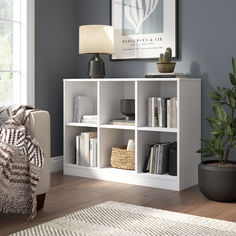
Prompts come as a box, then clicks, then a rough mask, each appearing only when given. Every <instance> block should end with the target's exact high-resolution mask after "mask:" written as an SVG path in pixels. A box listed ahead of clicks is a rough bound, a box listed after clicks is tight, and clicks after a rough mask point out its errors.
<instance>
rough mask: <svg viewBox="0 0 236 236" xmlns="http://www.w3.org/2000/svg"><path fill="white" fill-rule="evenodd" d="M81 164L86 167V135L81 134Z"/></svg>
mask: <svg viewBox="0 0 236 236" xmlns="http://www.w3.org/2000/svg"><path fill="white" fill-rule="evenodd" d="M79 164H80V165H81V166H84V165H85V134H84V133H81V136H80V152H79Z"/></svg>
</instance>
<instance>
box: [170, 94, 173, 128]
mask: <svg viewBox="0 0 236 236" xmlns="http://www.w3.org/2000/svg"><path fill="white" fill-rule="evenodd" d="M173 112H174V110H173V98H171V99H170V128H174V127H173V119H174V113H173Z"/></svg>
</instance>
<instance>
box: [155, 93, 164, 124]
mask: <svg viewBox="0 0 236 236" xmlns="http://www.w3.org/2000/svg"><path fill="white" fill-rule="evenodd" d="M156 100H157V113H158V115H157V117H158V122H157V126H158V127H163V104H162V98H160V97H159V98H156Z"/></svg>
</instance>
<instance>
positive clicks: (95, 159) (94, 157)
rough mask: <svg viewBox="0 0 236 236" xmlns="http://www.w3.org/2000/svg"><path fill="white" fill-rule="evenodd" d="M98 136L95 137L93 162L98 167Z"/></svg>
mask: <svg viewBox="0 0 236 236" xmlns="http://www.w3.org/2000/svg"><path fill="white" fill-rule="evenodd" d="M97 143H98V141H97V138H96V139H94V149H93V163H94V167H97V166H98V163H97Z"/></svg>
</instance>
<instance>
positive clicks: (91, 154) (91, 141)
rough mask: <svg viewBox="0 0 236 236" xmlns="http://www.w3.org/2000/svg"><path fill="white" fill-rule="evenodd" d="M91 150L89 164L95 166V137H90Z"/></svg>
mask: <svg viewBox="0 0 236 236" xmlns="http://www.w3.org/2000/svg"><path fill="white" fill-rule="evenodd" d="M89 143H90V150H89V166H90V167H93V165H94V163H93V160H94V159H93V155H94V153H93V149H94V147H93V146H94V143H93V139H90V142H89Z"/></svg>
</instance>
